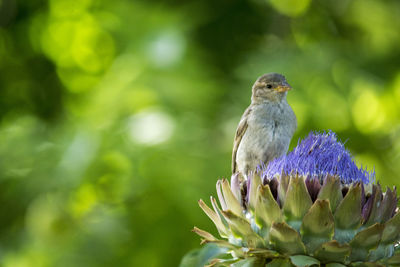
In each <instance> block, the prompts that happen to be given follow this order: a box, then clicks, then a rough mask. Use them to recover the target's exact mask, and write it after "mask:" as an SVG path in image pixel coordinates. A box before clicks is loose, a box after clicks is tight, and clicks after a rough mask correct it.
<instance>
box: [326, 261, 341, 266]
mask: <svg viewBox="0 0 400 267" xmlns="http://www.w3.org/2000/svg"><path fill="white" fill-rule="evenodd" d="M325 267H346V265H343V264H340V263H336V262H335V263H328V264H326V265H325Z"/></svg>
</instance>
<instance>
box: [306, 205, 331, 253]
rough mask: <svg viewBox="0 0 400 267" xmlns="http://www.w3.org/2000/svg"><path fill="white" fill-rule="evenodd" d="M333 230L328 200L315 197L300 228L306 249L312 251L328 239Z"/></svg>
mask: <svg viewBox="0 0 400 267" xmlns="http://www.w3.org/2000/svg"><path fill="white" fill-rule="evenodd" d="M334 230H335V223H334V220H333V214H332V212H331V209H330V207H329V200H325V199H317V200H316V201H315V203H314V204H313V205H312V207H311V208H310V210H309V211H308V212H307V213H306V215H305V216H304V218H303V222H302V224H301V228H300V233H301V236H302V238H303V243H304V244H305V245H306V247H307V251H308V252H309V253H312V252H314V251H315V249H317V248H318V247H319V246H320V245H321V244H323V243H325V242H328V241H330V240H331V239H332V237H333V234H334Z"/></svg>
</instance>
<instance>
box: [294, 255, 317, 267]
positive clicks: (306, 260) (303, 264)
mask: <svg viewBox="0 0 400 267" xmlns="http://www.w3.org/2000/svg"><path fill="white" fill-rule="evenodd" d="M290 260H291V261H292V263H293V264H294V265H295V266H298V267H308V266H313V265H318V266H319V264H320V262H319V260H317V259H314V258H312V257H310V256H304V255H296V256H290Z"/></svg>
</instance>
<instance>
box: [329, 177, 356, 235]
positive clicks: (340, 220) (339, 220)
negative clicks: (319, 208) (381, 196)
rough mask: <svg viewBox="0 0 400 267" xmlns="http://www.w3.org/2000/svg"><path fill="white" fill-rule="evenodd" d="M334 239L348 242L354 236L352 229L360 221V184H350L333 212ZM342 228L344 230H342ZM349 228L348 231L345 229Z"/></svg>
mask: <svg viewBox="0 0 400 267" xmlns="http://www.w3.org/2000/svg"><path fill="white" fill-rule="evenodd" d="M334 218H335V227H336V229H335V237H334V238H335V239H336V240H338V241H339V242H341V243H343V242H348V241H350V240H351V239H352V237H353V236H354V233H353V231H351V230H353V229H357V228H358V227H359V226H360V222H361V185H360V184H355V185H352V186H351V188H350V190H349V192H347V194H346V196H345V197H344V199H343V201H342V202H341V203H340V204H339V206H338V207H337V209H336V212H335V214H334ZM343 230H344V231H343ZM346 230H350V231H346Z"/></svg>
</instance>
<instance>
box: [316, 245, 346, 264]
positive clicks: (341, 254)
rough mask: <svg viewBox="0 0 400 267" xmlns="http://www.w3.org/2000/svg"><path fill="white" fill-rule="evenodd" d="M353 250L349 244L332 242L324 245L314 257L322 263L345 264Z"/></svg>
mask: <svg viewBox="0 0 400 267" xmlns="http://www.w3.org/2000/svg"><path fill="white" fill-rule="evenodd" d="M350 252H351V248H350V246H349V245H348V244H346V243H345V244H342V245H341V244H339V243H338V242H337V241H336V240H332V241H329V242H326V243H324V244H322V245H321V246H320V247H319V248H318V249H317V250H316V251H315V253H314V256H315V257H316V258H317V259H318V260H320V261H321V262H340V263H343V262H344V261H345V259H346V258H347V257H348V256H349V255H350Z"/></svg>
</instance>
